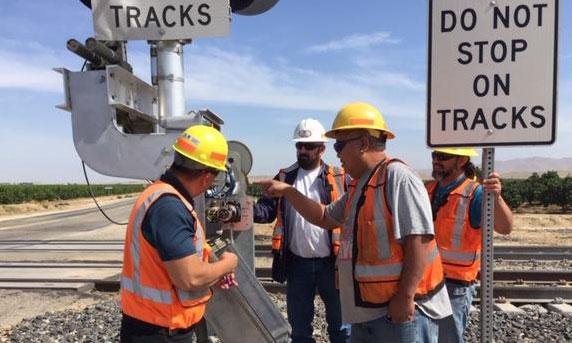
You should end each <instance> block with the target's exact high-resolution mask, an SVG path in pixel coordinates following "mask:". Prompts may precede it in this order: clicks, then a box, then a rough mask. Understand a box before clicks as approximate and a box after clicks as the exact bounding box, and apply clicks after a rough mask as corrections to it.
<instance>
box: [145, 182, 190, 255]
mask: <svg viewBox="0 0 572 343" xmlns="http://www.w3.org/2000/svg"><path fill="white" fill-rule="evenodd" d="M161 180H162V181H164V182H166V183H168V184H170V185H171V186H173V187H175V189H177V191H179V193H181V194H182V195H183V196H185V198H186V200H187V201H189V202H191V204H193V202H192V200H193V199H192V198H191V197H190V195H189V194H188V193H187V191H186V190H185V189H184V188H182V187H183V186H182V185H181V184H180V182H179V180H178V179H177V178H176V177H175V176H174V175H173V174H172V173H170V172H169V171H168V172H167V173H166V174H165V175H163V176H162V177H161ZM142 229H143V236H144V237H145V239H146V240H147V241H148V242H149V244H151V245H152V246H153V247H154V248H155V249H157V251H158V252H159V255H160V256H161V260H163V261H172V260H178V259H180V258H183V257H187V256H190V255H192V254H194V253H196V252H197V251H196V249H195V244H194V238H195V219H194V218H193V216H192V214H191V212H189V210H188V209H187V207H186V206H185V204H184V203H183V202H182V201H181V199H179V198H178V197H176V196H174V195H171V194H166V195H163V196H161V197H160V198H159V199H157V200H156V201H155V202H154V203H153V205H151V208H149V210H148V211H147V214H146V215H145V218H144V219H143V224H142Z"/></svg>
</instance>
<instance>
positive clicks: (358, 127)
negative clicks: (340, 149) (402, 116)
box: [326, 125, 395, 139]
mask: <svg viewBox="0 0 572 343" xmlns="http://www.w3.org/2000/svg"><path fill="white" fill-rule="evenodd" d="M346 130H376V131H381V132H383V133H384V134H385V135H386V136H387V139H394V138H395V134H393V132H391V131H389V130H380V129H377V128H367V127H364V126H361V125H346V126H342V127H339V128H336V129H335V130H330V131H328V132H326V137H328V138H332V139H336V138H337V135H338V134H339V132H340V131H346Z"/></svg>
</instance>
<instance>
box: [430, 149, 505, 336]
mask: <svg viewBox="0 0 572 343" xmlns="http://www.w3.org/2000/svg"><path fill="white" fill-rule="evenodd" d="M472 156H477V152H476V151H475V149H473V148H438V149H435V150H433V152H432V153H431V157H432V164H433V173H432V175H433V178H434V179H435V180H434V181H431V182H429V183H427V185H426V187H427V191H428V192H429V198H430V199H431V208H432V211H433V220H434V224H435V238H436V239H437V245H438V246H439V252H440V254H441V259H442V261H443V270H444V272H445V284H446V286H447V291H448V293H449V298H450V300H451V306H452V308H453V315H452V316H451V317H448V318H445V319H443V320H442V321H441V323H440V325H439V341H440V342H464V339H463V333H464V331H465V328H466V326H467V324H468V319H469V309H470V307H471V303H472V301H473V295H474V294H475V293H476V289H475V287H476V286H475V283H476V281H477V274H478V272H479V269H480V266H481V242H482V238H481V236H482V230H481V208H482V202H483V201H482V199H483V190H484V191H486V192H493V193H494V199H495V200H494V201H495V208H494V214H495V217H494V221H495V227H494V229H495V231H496V232H498V233H500V234H503V235H507V234H509V233H510V232H511V231H512V212H511V210H510V208H509V207H508V205H507V204H506V202H505V201H504V199H503V198H502V196H501V190H502V185H501V180H500V177H499V175H498V174H497V173H495V172H493V173H491V175H489V176H488V178H486V179H485V180H483V182H482V183H479V182H478V181H477V180H476V177H475V170H476V168H475V166H474V165H473V164H472V163H471V157H472Z"/></svg>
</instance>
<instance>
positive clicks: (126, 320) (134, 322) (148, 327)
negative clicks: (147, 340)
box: [121, 313, 195, 336]
mask: <svg viewBox="0 0 572 343" xmlns="http://www.w3.org/2000/svg"><path fill="white" fill-rule="evenodd" d="M121 322H122V325H128V326H131V327H132V328H138V329H142V330H145V331H147V332H155V333H158V334H162V335H165V336H176V335H182V334H186V333H189V332H191V331H193V330H194V329H195V325H191V326H190V327H188V328H184V329H169V328H166V327H163V326H159V325H154V324H151V323H147V322H144V321H142V320H139V319H137V318H133V317H131V316H128V315H126V314H125V313H123V318H122V319H121Z"/></svg>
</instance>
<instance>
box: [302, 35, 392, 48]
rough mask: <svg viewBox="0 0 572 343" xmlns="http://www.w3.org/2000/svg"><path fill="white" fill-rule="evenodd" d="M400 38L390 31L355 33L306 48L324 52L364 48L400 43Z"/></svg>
mask: <svg viewBox="0 0 572 343" xmlns="http://www.w3.org/2000/svg"><path fill="white" fill-rule="evenodd" d="M399 42H400V41H399V39H395V38H392V37H391V34H390V33H389V32H374V33H370V34H354V35H351V36H348V37H344V38H341V39H337V40H332V41H329V42H327V43H323V44H318V45H314V46H311V47H309V48H307V49H306V51H307V52H310V53H323V52H330V51H340V50H348V49H362V48H368V47H372V46H376V45H380V44H398V43H399Z"/></svg>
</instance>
